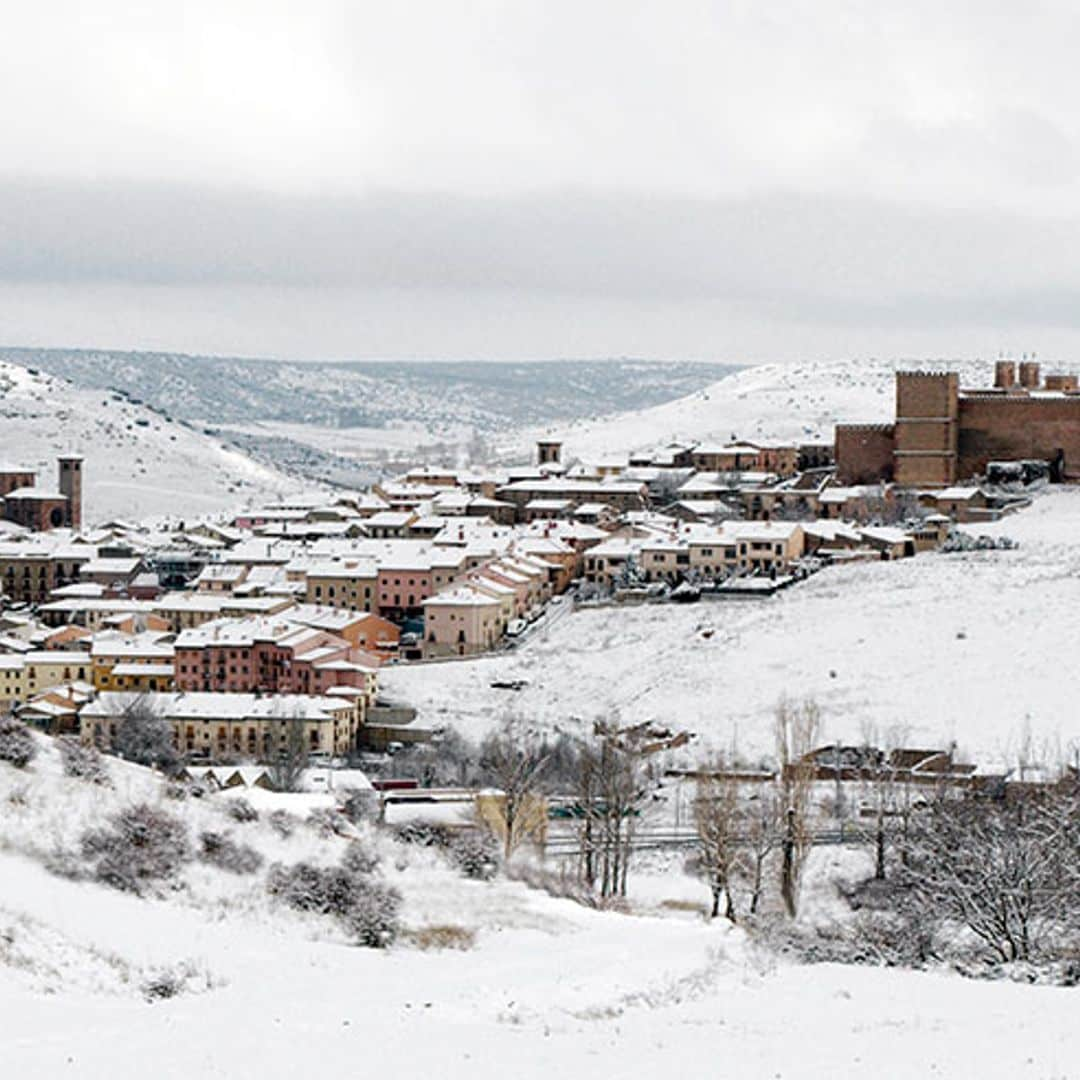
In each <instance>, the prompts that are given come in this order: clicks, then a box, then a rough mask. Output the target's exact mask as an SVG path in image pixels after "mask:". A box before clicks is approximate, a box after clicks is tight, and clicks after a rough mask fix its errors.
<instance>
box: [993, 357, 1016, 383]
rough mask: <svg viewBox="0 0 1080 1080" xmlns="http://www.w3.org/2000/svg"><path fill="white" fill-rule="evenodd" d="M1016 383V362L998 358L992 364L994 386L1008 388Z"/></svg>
mask: <svg viewBox="0 0 1080 1080" xmlns="http://www.w3.org/2000/svg"><path fill="white" fill-rule="evenodd" d="M1015 385H1016V364H1015V363H1013V361H1012V360H999V361H998V362H997V363H996V364H995V365H994V386H995V387H997V389H999V390H1008V389H1009V388H1010V387H1013V386H1015Z"/></svg>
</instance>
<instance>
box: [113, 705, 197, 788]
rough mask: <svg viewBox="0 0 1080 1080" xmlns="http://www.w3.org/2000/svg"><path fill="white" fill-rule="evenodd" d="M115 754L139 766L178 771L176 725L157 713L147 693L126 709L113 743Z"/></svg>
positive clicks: (178, 757) (178, 756)
mask: <svg viewBox="0 0 1080 1080" xmlns="http://www.w3.org/2000/svg"><path fill="white" fill-rule="evenodd" d="M111 745H112V750H113V753H115V754H118V755H119V756H120V757H122V758H124V759H125V760H127V761H134V762H136V763H137V764H139V765H146V766H149V767H155V766H156V767H157V768H160V769H163V770H164V771H166V772H170V771H172V770H173V769H175V768H176V766H177V765H178V764H179V761H180V755H179V754H178V753H177V751H176V748H175V746H174V745H173V726H172V724H171V723H170V721H169V720H168V719H167V718H166V717H164V716H162V715H161V714H160V713H159V712H157V711H155V709H154V708H153V706H152V705H151V704H150V700H149V698H148V697H147V696H146V695H145V694H139V695H138V696H137V697H135V698H134V699H133V700H132V701H131V702H129V703H128V705H127V707H126V708H125V709H124V713H123V716H122V717H121V719H120V723H119V724H118V725H117V727H116V734H115V735H113V737H112V740H111Z"/></svg>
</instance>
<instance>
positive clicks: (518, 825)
mask: <svg viewBox="0 0 1080 1080" xmlns="http://www.w3.org/2000/svg"><path fill="white" fill-rule="evenodd" d="M547 763H548V757H547V754H546V753H545V752H544V751H543V748H542V747H541V746H540V745H539V743H538V742H537V740H536V739H535V738H534V737H533V736H532V735H530V734H529V733H527V732H526V731H525V730H524V725H523V724H522V723H521V721H519V720H517V719H515V718H513V717H509V718H507V719H506V720H504V721H503V723H502V726H501V727H500V729H499V730H498V731H496V732H494V733H493V734H491V735H489V736H488V737H487V738H486V739H485V740H484V742H483V745H482V746H481V748H480V764H481V766H482V768H483V770H484V774H485V777H486V779H487V780H488V782H489V783H491V784H492V785H493V786H494V787H496V788H498V789H499V792H500V797H499V803H498V808H499V809H498V814H499V831H500V832H501V833H502V842H503V856H504V857H505V858H506V859H507V860H509V859H510V856H511V855H513V853H514V851H515V850H516V849H517V847H518V845H519V844H520V843H521V841H522V840H523V839H524V838H525V836H526V835H527V834H528V833H529V831H530V829H531V828H533V827H534V826H535V824H536V815H537V807H538V806H539V805H540V803H541V801H542V796H541V792H540V781H541V779H542V777H543V774H544V770H545V768H546V767H547Z"/></svg>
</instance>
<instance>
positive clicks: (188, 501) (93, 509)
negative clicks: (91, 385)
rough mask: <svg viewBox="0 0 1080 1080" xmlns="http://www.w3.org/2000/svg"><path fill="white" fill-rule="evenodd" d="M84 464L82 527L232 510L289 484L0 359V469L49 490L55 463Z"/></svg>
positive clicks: (128, 408)
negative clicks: (30, 474)
mask: <svg viewBox="0 0 1080 1080" xmlns="http://www.w3.org/2000/svg"><path fill="white" fill-rule="evenodd" d="M65 453H78V454H82V455H83V456H84V457H85V458H86V464H85V480H84V492H83V520H84V522H85V523H86V524H88V525H92V524H94V523H95V522H100V521H104V520H107V519H109V518H113V517H126V518H142V517H149V516H154V515H158V514H167V513H168V514H182V515H187V516H197V515H200V514H207V513H212V512H216V511H219V510H227V509H233V508H236V509H239V508H242V507H243V506H244V505H246V504H247V503H248V502H250V501H251V500H253V499H265V498H267V497H273V496H276V495H279V494H282V493H284V492H286V491H289V490H295V489H296V487H297V486H298V482H297V481H296V480H295V479H293V478H291V477H288V476H286V475H285V474H284V473H281V472H278V471H276V470H274V469H270V468H267V467H265V466H263V465H260V464H258V463H256V462H254V461H252V460H251V459H250V458H248V457H246V456H245V455H243V454H241V453H239V452H238V451H236V450H231V449H228V448H227V447H225V446H223V445H222V444H221V443H220V442H219V441H218V440H216V439H214V438H211V437H209V436H207V435H205V434H203V433H202V432H200V431H198V430H196V429H194V428H192V427H189V426H187V425H185V424H182V423H180V422H178V421H176V420H174V419H172V418H171V417H169V416H168V415H166V414H164V413H161V412H157V411H155V410H152V409H150V408H148V407H146V406H144V405H142V404H138V403H134V402H132V401H130V400H128V399H127V398H125V397H124V396H123V395H121V394H115V393H110V392H108V391H102V390H85V389H80V388H78V387H75V386H73V385H72V384H71V383H69V382H68V381H67V380H65V379H61V378H57V377H55V376H52V375H47V374H44V373H42V372H40V371H37V370H36V369H32V368H24V367H20V366H18V365H16V364H10V363H5V362H3V361H0V461H4V462H5V463H7V464H12V465H26V466H30V467H32V468H35V469H37V470H38V473H39V478H38V484H39V486H41V487H47V488H55V487H56V457H57V455H58V454H65Z"/></svg>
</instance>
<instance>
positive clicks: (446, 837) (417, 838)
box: [394, 821, 454, 848]
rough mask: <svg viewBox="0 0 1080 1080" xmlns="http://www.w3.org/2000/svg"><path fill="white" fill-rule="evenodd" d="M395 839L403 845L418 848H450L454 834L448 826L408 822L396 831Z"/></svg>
mask: <svg viewBox="0 0 1080 1080" xmlns="http://www.w3.org/2000/svg"><path fill="white" fill-rule="evenodd" d="M394 837H395V838H396V839H397V840H399V841H400V842H401V843H402V844H415V845H416V846H417V847H437V848H448V847H449V846H450V844H451V842H452V841H453V839H454V832H453V830H452V829H450V828H448V827H447V826H446V825H440V824H438V823H437V822H431V821H406V822H404V823H402V824H401V825H398V826H397V828H396V829H394Z"/></svg>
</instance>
